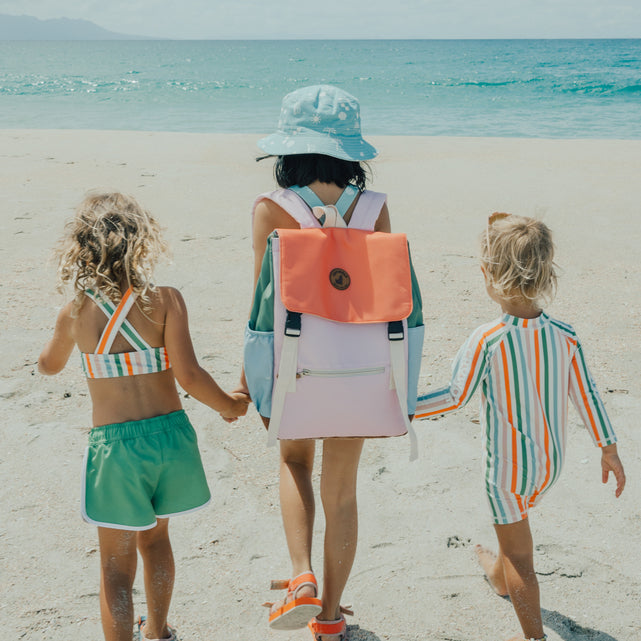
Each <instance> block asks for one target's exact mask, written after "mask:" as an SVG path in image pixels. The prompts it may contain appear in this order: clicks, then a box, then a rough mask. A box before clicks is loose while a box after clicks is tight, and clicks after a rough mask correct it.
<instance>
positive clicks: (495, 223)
mask: <svg viewBox="0 0 641 641" xmlns="http://www.w3.org/2000/svg"><path fill="white" fill-rule="evenodd" d="M481 270H482V272H483V275H484V277H485V285H486V288H487V292H488V294H489V296H490V298H492V300H494V301H495V302H497V303H499V305H500V306H501V309H502V310H503V316H501V318H499V319H498V320H496V321H494V322H492V323H487V324H485V325H482V326H481V327H479V328H478V329H476V330H475V331H474V332H473V333H472V335H471V336H470V337H469V338H468V340H467V341H466V342H465V344H464V345H463V346H462V347H461V349H460V350H459V352H458V354H457V356H456V358H455V360H454V366H453V371H452V379H451V382H450V384H449V386H447V387H443V388H441V389H438V390H435V391H434V392H431V393H429V394H426V395H424V396H420V397H419V400H418V404H417V408H416V416H417V417H421V416H433V415H437V414H442V413H444V412H448V411H452V410H455V409H457V408H458V407H461V406H462V405H464V404H465V403H466V402H467V401H468V400H469V399H470V398H471V397H472V395H473V394H474V392H475V391H476V389H477V388H479V387H480V388H481V403H480V405H481V421H480V422H481V427H482V433H483V436H484V438H485V453H484V463H485V464H484V469H485V487H486V494H487V498H488V502H489V505H490V509H491V511H492V515H493V519H494V528H495V531H496V535H497V538H498V542H499V553H498V555H495V554H494V553H493V552H491V551H490V550H489V549H487V548H484V547H482V546H477V554H478V557H479V562H480V564H481V566H482V567H483V570H484V571H485V573H486V576H487V578H488V580H489V583H490V585H491V586H492V587H493V588H494V590H495V591H496V592H497V593H498V594H499V595H501V596H508V595H509V596H510V598H511V600H512V605H513V606H514V609H515V611H516V613H517V615H518V617H519V621H520V623H521V627H522V628H523V634H524V636H525V637H526V638H528V639H531V640H532V641H545V639H546V638H547V637H546V636H545V634H544V632H543V622H542V617H541V606H540V601H539V586H538V581H537V579H536V574H535V572H534V560H533V554H534V550H533V542H532V534H531V532H530V525H529V518H528V517H529V510H530V508H531V507H533V506H534V505H535V504H536V503H537V502H538V500H539V499H540V497H541V496H542V495H543V494H544V492H545V491H547V490H548V489H549V488H550V487H551V486H552V485H553V483H554V482H555V481H556V480H557V478H558V476H559V472H560V470H561V466H562V464H563V458H564V451H565V443H566V430H567V415H568V398H569V399H571V400H572V402H573V404H574V405H575V407H576V408H577V410H578V412H579V414H580V415H581V418H582V420H583V422H584V424H585V426H586V428H587V429H588V431H589V432H590V435H591V436H592V440H593V441H594V443H595V445H597V446H598V447H599V448H601V468H602V480H603V482H604V483H605V482H607V480H608V475H609V473H610V472H613V473H614V476H615V478H616V482H617V489H616V496H619V495H620V494H621V492H622V491H623V488H624V486H625V474H624V472H623V466H622V465H621V461H620V460H619V457H618V454H617V446H616V444H615V443H616V437H615V435H614V432H613V430H612V426H611V425H610V421H609V419H608V416H607V414H606V412H605V408H604V407H603V403H602V402H601V399H600V398H599V394H598V392H597V390H596V387H595V385H594V383H593V381H592V378H591V376H590V373H589V371H588V368H587V366H586V363H585V359H584V356H583V351H582V349H581V345H580V344H579V342H578V339H577V337H576V334H575V332H574V330H573V329H572V327H570V326H569V325H567V324H565V323H561V322H559V321H557V320H554V319H553V318H550V317H549V316H548V315H547V314H545V313H544V312H543V311H542V310H541V308H540V306H539V301H540V300H542V299H545V298H547V297H550V296H551V294H552V292H553V291H554V289H555V285H556V275H555V270H554V247H553V244H552V237H551V233H550V230H549V229H548V228H547V226H546V225H544V224H543V223H541V222H540V221H537V220H534V219H531V218H521V217H517V216H510V215H508V214H494V215H493V216H491V217H490V219H489V221H488V226H487V228H486V232H485V234H483V237H482V240H481ZM519 638H522V637H514V638H513V639H511V641H518V639H519Z"/></svg>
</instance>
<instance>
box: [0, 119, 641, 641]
mask: <svg viewBox="0 0 641 641" xmlns="http://www.w3.org/2000/svg"><path fill="white" fill-rule="evenodd" d="M257 138H258V137H257V136H253V135H251V136H247V135H214V134H211V135H208V134H172V133H144V132H109V131H61V130H56V131H44V130H33V131H31V130H29V131H27V130H5V131H0V176H2V178H1V182H0V196H1V201H2V214H1V216H0V229H1V234H0V236H1V238H2V241H1V243H0V270H1V273H2V274H3V278H2V280H1V281H0V327H1V328H2V330H1V334H2V345H3V347H2V355H3V357H2V368H1V370H0V411H1V412H2V416H3V417H4V419H3V421H2V441H3V447H2V451H1V453H0V497H1V498H0V502H1V506H2V519H1V521H0V563H1V569H0V629H1V630H2V634H3V638H6V639H11V640H21V641H23V640H24V641H35V640H42V639H47V640H52V641H63V640H64V641H76V640H77V641H81V640H85V639H89V640H96V641H98V640H99V639H101V638H102V632H101V627H100V617H99V605H98V596H97V593H98V575H99V567H98V547H97V537H96V531H95V528H94V527H92V526H89V525H87V524H85V523H84V522H83V521H82V520H81V517H80V509H79V506H80V475H81V462H82V457H83V453H84V448H85V443H86V432H87V428H88V426H90V403H89V399H88V396H87V391H86V385H85V383H84V381H83V378H82V374H81V371H80V367H79V361H77V360H76V359H77V356H76V355H74V356H73V357H72V359H71V361H70V364H69V366H68V367H67V369H66V370H65V371H64V372H63V373H62V374H60V375H58V376H57V377H54V378H45V377H43V376H40V375H39V374H38V373H37V367H36V360H37V357H38V354H39V352H40V349H41V348H42V346H43V345H44V343H45V341H46V340H47V339H48V338H49V337H50V335H51V332H52V328H53V323H54V320H55V316H56V313H57V311H58V309H59V308H60V307H61V305H62V304H63V301H64V300H65V298H64V297H63V296H62V295H61V294H58V293H57V292H56V291H55V265H54V264H53V263H52V262H51V260H50V257H51V253H52V249H53V247H54V245H55V242H56V240H57V239H58V237H59V236H60V234H61V231H62V227H63V224H64V222H65V220H67V219H68V218H69V216H70V215H71V214H72V212H73V209H74V207H75V205H76V204H77V203H78V202H79V201H80V199H81V198H82V196H83V194H84V193H85V191H87V190H88V189H91V188H99V189H110V190H111V189H113V190H120V191H124V192H127V193H130V194H132V195H134V196H135V197H137V198H138V199H139V200H140V201H141V202H142V203H143V204H144V205H145V206H147V207H148V208H149V209H150V210H151V211H152V212H153V213H154V214H155V216H156V217H157V218H158V220H159V221H160V222H161V224H162V225H163V226H164V227H165V229H166V238H167V240H168V241H169V243H170V245H171V247H172V250H173V262H172V263H170V264H163V265H162V266H161V267H160V268H159V270H158V282H159V283H160V284H167V285H174V286H176V287H178V288H179V289H180V290H181V291H182V293H183V295H184V297H185V299H186V301H187V305H188V308H189V310H190V324H191V329H192V336H193V340H194V343H195V346H196V351H197V354H198V355H199V358H200V361H201V364H202V365H203V366H204V367H206V368H207V369H208V370H209V371H210V372H211V373H212V374H213V375H214V376H215V378H216V379H217V380H218V382H219V383H220V384H221V385H223V386H224V387H227V388H231V387H233V386H234V385H235V384H236V382H237V379H238V375H239V371H240V364H241V354H242V337H243V327H244V323H245V319H246V317H247V313H248V309H249V303H250V298H251V279H252V253H251V239H250V215H249V213H250V209H251V204H252V202H253V199H254V197H255V196H256V195H257V194H258V193H260V192H263V191H268V190H270V189H272V188H273V180H272V167H271V162H270V161H264V162H261V163H256V162H254V158H255V157H256V155H257V154H258V153H259V150H258V149H257V147H256V146H255V141H256V140H257ZM371 140H372V142H373V144H374V145H375V146H376V147H377V148H378V149H379V150H380V156H379V158H378V159H376V160H375V161H374V162H373V163H372V169H373V181H372V184H371V187H372V188H373V189H375V190H378V191H384V192H387V193H388V195H389V200H388V202H389V207H390V211H391V216H392V225H393V228H394V230H395V231H403V232H406V233H407V235H408V237H409V240H410V244H411V247H412V254H413V260H414V265H415V268H416V271H417V275H418V278H419V281H420V284H421V288H422V292H423V300H424V313H425V322H426V340H425V346H424V358H423V364H422V370H421V378H420V385H419V389H420V391H423V392H424V391H427V390H428V389H429V387H430V386H434V385H440V384H442V383H445V382H447V380H448V378H449V371H450V365H451V360H452V358H453V356H454V355H455V353H456V350H457V349H458V347H459V345H460V344H461V342H462V341H463V340H464V339H465V338H466V336H467V335H468V333H469V332H470V331H471V330H472V329H473V328H475V327H476V326H477V325H478V324H480V323H482V322H485V321H489V320H491V319H493V318H495V317H498V316H499V309H498V307H497V306H496V305H495V304H494V303H492V302H491V301H490V300H489V298H488V297H487V295H486V294H485V291H484V287H483V284H482V279H481V274H480V270H479V267H478V261H477V258H476V240H477V237H478V234H479V233H480V232H481V231H482V230H483V228H484V225H485V220H486V217H487V214H488V213H490V212H492V211H494V210H501V211H510V212H513V213H519V214H524V215H531V216H538V217H541V218H542V219H543V220H545V222H546V223H547V224H548V225H549V226H550V227H551V228H552V230H553V232H554V234H555V241H556V246H557V263H558V265H559V266H560V268H561V272H560V273H561V278H560V286H559V292H558V296H557V299H556V301H555V302H554V303H553V304H552V305H551V306H550V307H549V308H548V311H549V312H550V313H551V314H552V315H553V316H556V317H558V318H560V319H562V320H564V321H567V322H569V323H571V324H573V325H574V327H575V329H576V330H577V332H578V334H579V336H580V338H581V340H582V342H583V344H584V347H585V353H586V356H587V359H588V363H589V365H590V367H591V369H592V374H593V376H594V378H595V380H596V383H597V386H598V387H599V389H600V391H601V394H602V397H603V399H604V402H605V404H606V408H607V410H608V412H609V414H610V417H611V419H612V422H613V424H614V426H615V429H616V432H617V435H618V438H619V442H620V444H619V451H620V455H621V458H622V460H623V463H624V465H625V466H626V472H627V477H628V485H627V487H626V489H625V491H624V493H623V495H622V497H621V498H620V499H618V500H615V498H614V485H613V483H611V484H610V485H608V486H603V485H602V484H601V471H600V455H599V452H598V451H597V449H596V448H594V446H593V445H592V441H591V439H590V438H589V436H588V434H587V432H586V431H585V429H584V428H583V426H582V424H580V422H579V419H578V415H577V414H576V413H575V412H574V410H573V409H572V412H571V415H570V428H569V443H568V456H567V463H566V466H565V470H564V473H563V475H562V477H561V479H560V481H559V482H558V484H557V485H556V487H555V488H554V489H553V490H552V491H551V492H550V493H549V494H548V495H547V496H546V498H545V500H543V501H542V503H541V505H540V506H539V507H537V508H536V510H535V511H534V512H533V513H532V517H531V525H532V531H533V536H534V541H535V544H536V558H535V561H536V567H537V571H538V578H539V582H540V587H541V602H542V606H543V614H544V625H545V629H546V632H547V634H548V639H549V641H588V640H589V641H638V640H639V639H641V560H640V559H639V551H640V550H641V508H640V507H639V506H640V505H641V486H640V484H639V479H640V478H641V431H640V430H639V416H640V415H641V289H640V286H639V282H640V281H641V260H640V258H639V256H640V253H639V247H641V219H640V207H639V203H641V181H640V180H639V176H640V175H641V141H616V140H607V141H606V140H601V141H596V140H572V141H565V140H534V139H530V140H523V139H507V138H505V139H489V138H475V139H473V138H428V137H424V138H419V137H378V138H377V137H373V138H372V139H371ZM184 405H185V408H186V409H187V411H188V412H189V414H190V417H191V419H192V422H193V424H194V426H195V427H196V430H197V432H198V435H199V442H200V445H201V450H202V455H203V460H204V464H205V469H206V471H207V474H208V477H209V479H210V486H211V489H212V493H213V500H212V504H211V506H210V507H209V508H207V509H205V510H202V511H200V512H198V513H195V514H193V515H188V516H185V517H182V518H180V519H178V518H177V519H174V521H173V523H172V525H171V526H170V528H171V531H172V540H173V544H174V553H175V558H176V565H177V578H176V586H175V591H174V598H173V602H172V608H171V611H170V622H171V623H172V624H173V625H175V626H176V627H177V628H178V630H179V633H180V638H181V639H183V640H184V641H188V640H193V641H211V640H218V639H220V640H221V641H222V640H225V641H235V640H237V639H238V640H241V639H242V640H243V641H259V640H260V641H264V640H265V639H268V640H270V641H271V640H273V641H302V640H303V639H307V640H308V641H309V639H311V636H310V634H309V632H308V631H307V630H300V631H296V632H291V633H283V632H280V633H277V632H272V631H270V630H269V629H268V627H267V616H266V610H265V609H264V608H262V607H261V604H262V603H263V602H264V601H269V600H272V599H273V598H274V593H270V592H269V589H268V588H269V582H270V580H271V579H279V578H288V575H289V571H290V568H289V560H288V555H287V551H286V546H285V538H284V534H283V531H282V526H281V520H280V511H279V506H278V492H277V490H278V483H277V481H278V479H277V462H278V461H277V453H276V451H275V450H268V449H266V447H265V438H266V437H265V432H264V429H263V427H262V423H261V422H260V420H259V418H258V416H257V414H256V412H255V410H254V409H253V408H251V409H250V412H249V413H248V415H247V417H245V418H243V419H241V420H240V421H238V422H237V423H235V424H232V425H229V424H227V423H225V422H223V421H222V420H221V419H220V418H219V417H218V416H217V415H216V414H214V413H212V412H211V411H210V410H208V409H207V408H205V407H204V406H202V405H200V404H198V403H197V402H196V401H194V400H193V399H191V398H185V400H184ZM477 413H478V404H477V399H475V400H474V401H472V403H470V404H469V405H468V406H467V407H466V408H465V409H463V410H461V411H459V412H458V413H457V414H454V415H450V416H449V417H447V418H444V419H441V420H439V421H418V422H417V423H416V429H417V432H418V435H419V442H420V458H419V460H418V462H416V463H413V464H409V463H408V454H409V444H408V441H407V439H405V438H401V439H395V440H387V441H371V442H368V443H366V446H365V450H364V454H363V459H362V464H361V467H360V476H359V505H360V538H359V549H358V552H357V555H356V561H355V565H354V569H353V572H352V575H351V578H350V581H349V583H348V585H347V589H346V591H345V595H344V602H345V604H351V605H353V608H354V611H355V616H354V617H353V618H350V619H349V620H348V623H349V624H350V633H349V639H350V641H384V640H385V641H387V640H389V641H419V640H420V641H501V640H502V639H507V638H509V637H510V636H512V635H514V634H517V633H518V631H519V626H518V622H517V620H516V617H515V615H514V612H513V609H512V607H511V605H510V603H509V602H508V601H506V600H503V599H501V598H499V597H497V596H495V595H494V594H493V592H492V591H491V589H490V587H489V586H488V584H487V583H486V582H485V581H484V580H483V576H482V573H481V571H480V568H479V567H478V565H477V563H476V560H475V555H474V551H473V548H474V544H476V543H482V544H485V545H490V546H492V547H495V536H494V532H493V528H492V526H491V521H490V518H489V513H488V508H487V506H486V502H485V497H484V491H483V484H482V473H481V469H480V458H481V447H482V445H481V443H482V441H481V435H480V433H479V424H478V419H477ZM322 518H323V517H322V510H321V509H320V506H319V508H318V510H317V535H320V532H321V529H322ZM315 544H316V547H315V554H314V558H315V559H316V561H315V567H316V569H317V572H318V573H319V574H320V573H321V572H320V571H321V567H322V562H321V552H322V545H321V540H320V538H318V536H317V538H316V540H315ZM134 599H135V604H136V611H137V612H140V613H144V612H145V602H144V590H143V585H142V577H141V576H140V573H139V576H138V577H137V578H136V583H135V594H134Z"/></svg>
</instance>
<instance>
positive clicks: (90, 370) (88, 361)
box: [85, 354, 95, 378]
mask: <svg viewBox="0 0 641 641" xmlns="http://www.w3.org/2000/svg"><path fill="white" fill-rule="evenodd" d="M85 361H86V363H87V370H88V371H89V378H95V376H94V375H93V368H92V367H91V361H90V360H89V354H85Z"/></svg>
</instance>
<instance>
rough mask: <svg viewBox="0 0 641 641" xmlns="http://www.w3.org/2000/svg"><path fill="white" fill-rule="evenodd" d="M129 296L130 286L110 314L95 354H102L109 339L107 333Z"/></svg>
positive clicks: (109, 332) (109, 331)
mask: <svg viewBox="0 0 641 641" xmlns="http://www.w3.org/2000/svg"><path fill="white" fill-rule="evenodd" d="M130 296H131V287H130V288H129V289H128V290H127V291H126V292H125V294H124V296H123V297H122V300H121V301H120V304H119V305H118V307H116V311H115V312H114V313H113V314H112V316H111V318H110V319H109V322H108V323H107V329H106V331H105V332H104V334H103V337H102V340H101V341H100V344H99V345H98V349H97V350H96V354H102V353H103V351H104V349H105V345H106V344H107V341H108V340H109V334H111V330H112V328H113V326H114V324H115V322H116V321H117V320H118V316H119V315H120V312H121V310H122V308H123V307H124V306H125V303H126V302H127V299H128V298H129V297H130Z"/></svg>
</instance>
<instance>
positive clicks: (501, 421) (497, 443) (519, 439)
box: [416, 313, 616, 525]
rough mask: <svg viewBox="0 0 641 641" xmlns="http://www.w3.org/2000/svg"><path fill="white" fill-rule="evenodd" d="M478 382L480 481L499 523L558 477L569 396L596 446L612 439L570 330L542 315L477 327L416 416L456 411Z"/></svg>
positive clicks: (520, 515) (517, 515) (516, 516)
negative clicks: (481, 439)
mask: <svg viewBox="0 0 641 641" xmlns="http://www.w3.org/2000/svg"><path fill="white" fill-rule="evenodd" d="M478 387H480V388H481V421H480V422H481V426H482V429H483V433H484V436H485V452H484V459H483V466H484V469H485V485H486V492H487V497H488V500H489V504H490V509H491V511H492V515H493V517H494V523H496V524H499V525H502V524H507V523H515V522H517V521H520V520H522V519H524V518H525V517H526V516H527V514H528V510H529V508H530V507H532V506H533V505H535V504H536V503H537V501H538V499H539V498H540V497H541V495H542V494H543V493H545V492H546V491H547V490H548V489H550V487H551V486H552V485H553V484H554V482H555V481H556V480H557V479H558V477H559V473H560V471H561V467H562V465H563V459H564V453H565V443H566V433H567V414H568V398H570V399H571V400H572V403H573V404H574V406H575V407H576V409H577V410H578V412H579V415H580V416H581V419H582V420H583V423H584V424H585V426H586V428H587V429H588V431H589V433H590V435H591V437H592V439H593V441H594V443H595V445H597V446H599V447H603V446H605V445H609V444H611V443H615V442H616V436H615V434H614V431H613V429H612V425H611V424H610V420H609V419H608V416H607V414H606V411H605V408H604V407H603V402H602V401H601V398H600V397H599V394H598V392H597V390H596V387H595V385H594V381H593V380H592V376H591V375H590V372H589V370H588V367H587V365H586V362H585V358H584V356H583V350H582V349H581V345H580V343H579V341H578V339H577V336H576V333H575V331H574V330H573V329H572V327H571V326H570V325H567V324H566V323H562V322H560V321H558V320H555V319H553V318H550V317H549V316H548V315H547V314H544V313H543V314H541V315H540V316H539V317H538V318H533V319H523V318H517V317H515V316H510V315H508V314H504V315H503V316H502V317H501V318H500V319H498V320H497V321H494V322H492V323H487V324H485V325H482V326H481V327H479V328H478V329H476V330H475V331H474V332H473V333H472V335H471V336H470V337H469V338H468V339H467V341H466V342H465V343H464V345H463V346H462V347H461V349H460V350H459V353H458V354H457V356H456V358H455V360H454V364H453V368H452V379H451V382H450V384H449V386H447V387H443V388H440V389H437V390H435V391H434V392H430V393H429V394H426V395H424V396H419V398H418V405H417V408H416V417H417V418H421V417H426V416H434V415H438V414H443V413H445V412H450V411H453V410H455V409H458V408H459V407H462V406H463V405H465V404H466V403H467V402H468V401H469V400H470V398H471V397H472V395H473V394H474V392H475V391H476V389H477V388H478Z"/></svg>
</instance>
